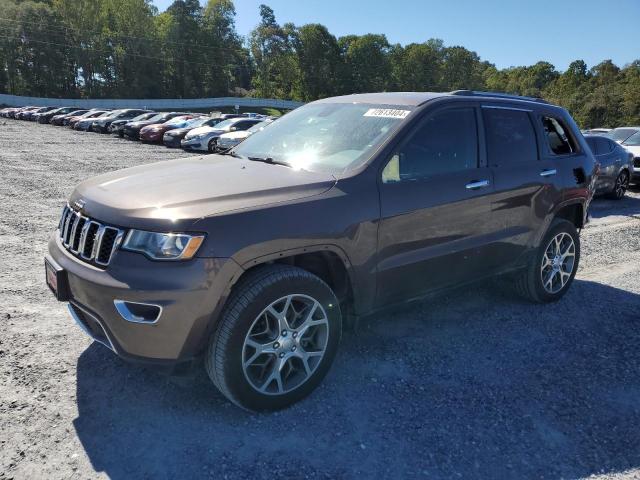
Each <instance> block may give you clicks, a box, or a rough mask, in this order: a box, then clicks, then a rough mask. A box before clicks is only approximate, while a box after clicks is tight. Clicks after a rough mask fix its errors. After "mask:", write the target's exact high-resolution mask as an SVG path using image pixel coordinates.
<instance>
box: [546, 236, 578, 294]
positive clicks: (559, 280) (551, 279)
mask: <svg viewBox="0 0 640 480" xmlns="http://www.w3.org/2000/svg"><path fill="white" fill-rule="evenodd" d="M575 258H576V244H575V242H574V241H573V237H571V235H569V234H568V233H566V232H561V233H558V234H557V235H556V236H555V237H553V239H551V240H550V241H549V245H548V247H547V249H546V250H545V253H544V255H543V257H542V261H541V265H540V275H541V279H542V285H543V287H544V289H545V290H546V291H547V292H549V293H552V294H554V293H558V292H559V291H560V290H562V289H563V288H564V287H565V285H566V284H567V283H568V282H569V279H570V278H571V275H572V273H573V270H574V268H575Z"/></svg>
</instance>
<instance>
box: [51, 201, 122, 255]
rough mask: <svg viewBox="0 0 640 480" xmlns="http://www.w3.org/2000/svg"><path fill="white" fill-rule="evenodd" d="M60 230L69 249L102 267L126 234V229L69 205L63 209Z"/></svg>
mask: <svg viewBox="0 0 640 480" xmlns="http://www.w3.org/2000/svg"><path fill="white" fill-rule="evenodd" d="M58 232H59V235H60V241H61V242H62V245H64V248H65V249H67V251H69V252H70V253H71V254H72V255H74V256H75V257H77V258H79V259H81V260H84V261H86V262H88V263H92V264H95V265H97V266H100V267H106V266H107V265H109V262H110V261H111V258H112V257H113V254H114V252H115V250H116V249H117V248H118V246H119V245H120V242H121V241H122V236H123V235H124V230H121V229H119V228H116V227H111V226H109V225H104V224H102V223H100V222H97V221H95V220H93V219H91V218H89V217H85V216H84V215H82V214H80V213H79V212H76V211H75V210H73V209H72V208H70V207H69V206H68V205H67V206H66V207H64V210H63V211H62V218H61V219H60V225H59V226H58Z"/></svg>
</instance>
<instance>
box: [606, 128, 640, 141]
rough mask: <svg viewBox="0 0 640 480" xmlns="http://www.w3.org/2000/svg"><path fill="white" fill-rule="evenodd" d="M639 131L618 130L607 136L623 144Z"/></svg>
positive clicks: (635, 129) (631, 129) (633, 129)
mask: <svg viewBox="0 0 640 480" xmlns="http://www.w3.org/2000/svg"><path fill="white" fill-rule="evenodd" d="M637 131H638V129H637V128H616V129H614V130H612V131H611V132H609V135H607V136H608V137H609V138H610V139H611V140H615V141H616V142H623V141H625V140H626V139H627V138H629V137H630V136H631V135H633V134H634V133H636V132H637Z"/></svg>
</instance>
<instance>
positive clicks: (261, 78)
mask: <svg viewBox="0 0 640 480" xmlns="http://www.w3.org/2000/svg"><path fill="white" fill-rule="evenodd" d="M260 18H261V21H260V24H259V25H258V26H257V27H256V28H255V29H254V30H253V31H252V32H251V34H250V36H249V49H250V52H251V56H252V58H253V61H254V63H255V67H254V68H255V73H254V76H253V82H252V83H253V88H254V95H256V96H258V97H274V98H291V95H292V93H293V91H294V85H295V83H296V82H297V81H298V77H299V75H298V71H297V68H298V64H297V61H296V58H295V52H294V49H293V45H292V43H293V39H292V36H293V34H294V33H295V28H294V27H293V26H292V25H287V26H285V28H283V27H281V26H280V25H279V24H278V23H277V22H276V17H275V14H274V12H273V10H272V9H271V8H270V7H268V6H266V5H260Z"/></svg>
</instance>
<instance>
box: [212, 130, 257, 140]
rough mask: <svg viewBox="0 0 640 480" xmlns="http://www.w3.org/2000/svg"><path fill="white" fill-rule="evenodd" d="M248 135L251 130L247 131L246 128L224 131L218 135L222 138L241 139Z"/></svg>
mask: <svg viewBox="0 0 640 480" xmlns="http://www.w3.org/2000/svg"><path fill="white" fill-rule="evenodd" d="M249 135H251V132H249V131H247V130H241V131H239V132H229V133H225V134H224V135H221V136H220V139H223V138H229V139H243V138H247V137H248V136H249Z"/></svg>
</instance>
